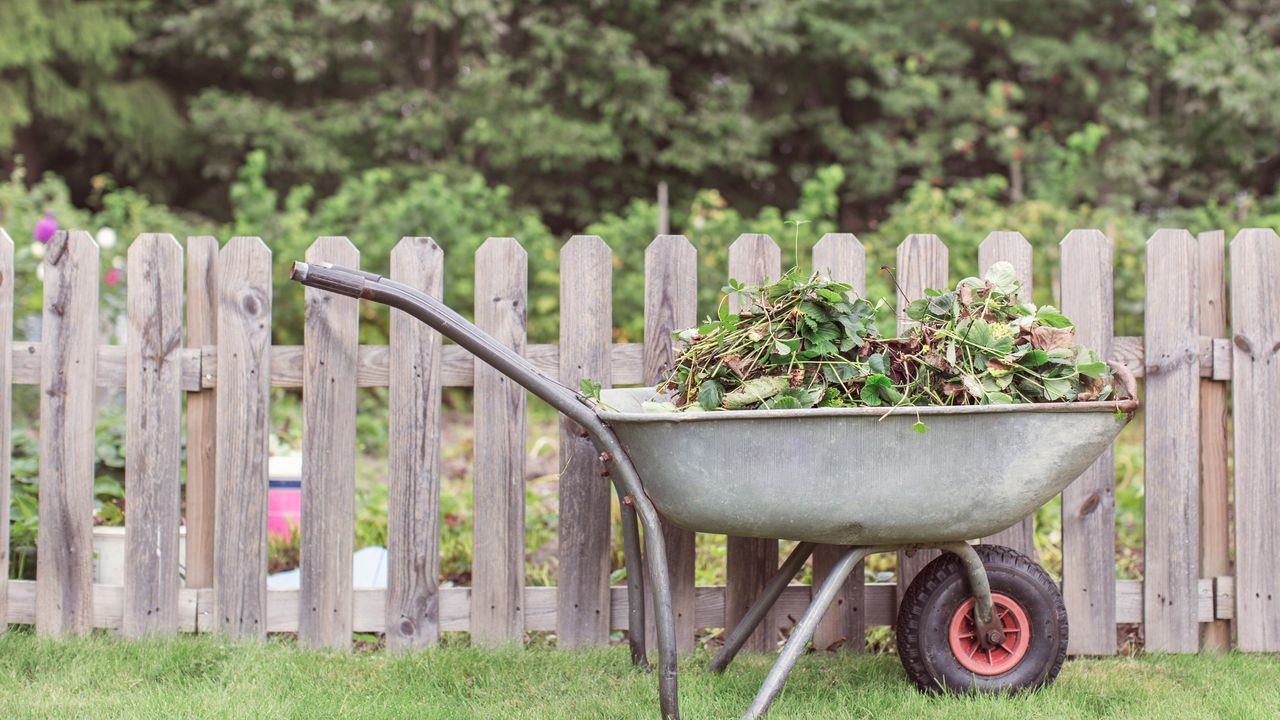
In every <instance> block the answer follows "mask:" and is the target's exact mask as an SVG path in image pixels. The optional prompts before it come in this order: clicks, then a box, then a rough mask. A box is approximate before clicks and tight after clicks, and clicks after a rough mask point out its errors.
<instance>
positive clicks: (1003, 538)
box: [978, 230, 1036, 560]
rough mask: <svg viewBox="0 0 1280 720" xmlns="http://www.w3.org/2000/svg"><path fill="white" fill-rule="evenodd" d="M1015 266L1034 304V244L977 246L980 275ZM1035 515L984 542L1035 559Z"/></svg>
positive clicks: (1022, 294)
mask: <svg viewBox="0 0 1280 720" xmlns="http://www.w3.org/2000/svg"><path fill="white" fill-rule="evenodd" d="M1001 261H1003V262H1007V263H1009V264H1011V265H1013V269H1014V271H1015V272H1017V274H1018V282H1020V283H1022V287H1020V288H1019V290H1018V297H1019V298H1020V299H1021V300H1022V301H1023V302H1032V297H1033V295H1032V289H1033V278H1034V276H1033V275H1032V270H1031V243H1029V242H1027V239H1026V238H1024V237H1022V233H1018V232H1008V231H1003V230H997V231H995V232H992V233H990V234H988V235H987V237H986V239H985V240H983V241H982V244H981V245H979V246H978V275H979V276H985V275H986V274H987V270H988V269H990V267H991V266H992V265H995V264H996V263H998V262H1001ZM1034 525H1035V513H1034V512H1033V513H1031V514H1030V515H1028V516H1026V517H1025V518H1023V519H1022V520H1021V521H1019V522H1018V524H1017V525H1014V526H1013V527H1011V528H1007V529H1005V530H1001V531H1000V532H998V533H996V534H995V535H991V536H990V537H985V538H983V539H982V541H983V542H985V543H989V544H992V545H1004V546H1005V547H1011V548H1013V549H1014V550H1017V551H1018V552H1020V553H1022V554H1023V555H1026V556H1027V557H1029V558H1031V559H1033V560H1034V559H1036V543H1035V529H1034Z"/></svg>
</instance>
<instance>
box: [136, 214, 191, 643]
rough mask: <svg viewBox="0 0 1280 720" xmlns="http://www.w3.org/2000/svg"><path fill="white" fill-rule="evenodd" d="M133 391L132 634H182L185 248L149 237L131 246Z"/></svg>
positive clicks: (165, 238) (162, 238) (161, 237)
mask: <svg viewBox="0 0 1280 720" xmlns="http://www.w3.org/2000/svg"><path fill="white" fill-rule="evenodd" d="M128 273H129V285H128V287H129V296H128V318H129V339H128V343H127V348H128V359H127V361H126V362H127V366H128V371H127V373H128V374H127V378H126V385H125V427H126V429H125V507H126V508H128V511H129V515H128V521H127V523H126V525H125V530H126V534H125V546H126V550H125V559H124V617H123V620H122V625H121V628H122V630H123V632H124V634H125V635H126V636H133V637H137V636H140V635H143V634H146V633H150V632H156V633H174V632H177V630H178V585H179V582H180V580H179V574H178V566H179V562H178V527H179V525H180V524H181V504H182V493H181V489H182V479H181V459H180V458H179V450H180V449H181V447H182V438H181V435H180V432H179V429H180V428H181V426H182V363H181V361H180V359H179V353H180V352H181V350H182V246H181V245H179V244H178V241H177V240H175V239H174V237H173V236H172V235H156V234H146V235H140V236H138V239H137V240H136V241H134V243H133V244H132V245H130V246H129V266H128Z"/></svg>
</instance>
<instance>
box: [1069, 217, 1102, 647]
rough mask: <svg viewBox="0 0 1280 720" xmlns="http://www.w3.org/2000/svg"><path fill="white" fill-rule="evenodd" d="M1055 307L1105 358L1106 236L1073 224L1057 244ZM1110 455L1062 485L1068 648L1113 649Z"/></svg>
mask: <svg viewBox="0 0 1280 720" xmlns="http://www.w3.org/2000/svg"><path fill="white" fill-rule="evenodd" d="M1059 249H1060V258H1061V260H1060V262H1059V265H1060V268H1061V271H1060V275H1061V280H1060V284H1061V286H1062V312H1063V314H1065V315H1066V316H1067V317H1069V318H1071V321H1072V322H1073V323H1075V326H1076V337H1075V340H1076V342H1077V343H1080V344H1082V345H1085V346H1087V347H1091V348H1093V349H1094V350H1096V351H1097V352H1098V354H1099V355H1100V356H1102V357H1104V358H1112V357H1113V353H1112V347H1111V333H1112V275H1111V241H1110V240H1108V239H1107V238H1106V237H1105V236H1104V235H1103V234H1102V233H1100V232H1098V231H1097V230H1072V231H1071V232H1069V233H1067V236H1066V237H1065V238H1063V239H1062V242H1061V243H1059ZM1115 513H1116V503H1115V475H1114V454H1113V451H1112V450H1111V449H1108V450H1107V451H1106V452H1104V453H1103V454H1102V456H1101V457H1099V458H1098V459H1097V460H1095V461H1094V463H1093V464H1092V465H1090V466H1089V469H1088V470H1085V471H1084V473H1082V474H1081V475H1080V477H1078V478H1076V479H1075V480H1074V481H1072V483H1071V484H1070V485H1068V486H1067V488H1066V489H1065V490H1063V491H1062V594H1063V597H1064V600H1065V602H1066V606H1067V616H1068V617H1069V618H1071V633H1070V637H1069V639H1068V641H1067V645H1068V647H1067V652H1069V653H1071V654H1073V655H1114V654H1115V652H1116V580H1115V578H1116V557H1115V550H1116V548H1115V542H1116V529H1115Z"/></svg>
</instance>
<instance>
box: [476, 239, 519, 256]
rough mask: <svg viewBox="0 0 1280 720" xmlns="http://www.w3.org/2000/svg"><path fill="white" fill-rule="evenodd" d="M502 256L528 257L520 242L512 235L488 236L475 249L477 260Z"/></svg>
mask: <svg viewBox="0 0 1280 720" xmlns="http://www.w3.org/2000/svg"><path fill="white" fill-rule="evenodd" d="M504 256H508V257H524V258H528V257H529V253H528V252H527V251H526V250H525V249H524V246H523V245H521V244H520V241H519V240H516V239H515V238H513V237H491V238H488V239H486V240H485V241H484V242H483V243H481V245H480V247H479V248H478V249H477V250H476V259H477V260H479V259H480V258H482V257H483V258H494V259H501V258H502V257H504Z"/></svg>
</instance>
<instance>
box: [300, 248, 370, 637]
mask: <svg viewBox="0 0 1280 720" xmlns="http://www.w3.org/2000/svg"><path fill="white" fill-rule="evenodd" d="M306 258H307V262H309V263H326V262H327V263H333V264H335V265H344V266H346V267H359V266H360V251H359V250H356V248H355V246H354V245H352V244H351V241H350V240H348V239H346V238H345V237H321V238H317V239H316V241H315V242H314V243H312V244H311V247H310V248H308V249H307V254H306ZM304 297H305V298H306V310H305V319H304V321H303V333H304V338H303V343H304V347H305V348H306V351H305V352H306V365H305V370H304V374H303V377H302V518H301V527H300V532H301V533H302V544H301V556H300V559H301V563H300V569H301V574H302V578H301V585H300V586H299V594H298V602H299V605H298V614H299V627H298V639H299V640H300V641H301V642H302V644H303V645H305V646H307V647H312V648H319V647H331V648H339V649H344V650H345V649H349V648H350V647H351V602H352V600H351V591H352V584H351V551H352V544H353V542H354V536H355V493H356V382H355V378H356V350H357V348H358V346H359V344H360V338H359V331H360V316H359V312H360V307H359V301H358V300H357V299H355V298H349V297H344V296H342V295H338V294H336V293H331V292H327V291H324V290H319V289H316V288H310V287H309V288H305V292H304Z"/></svg>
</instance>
